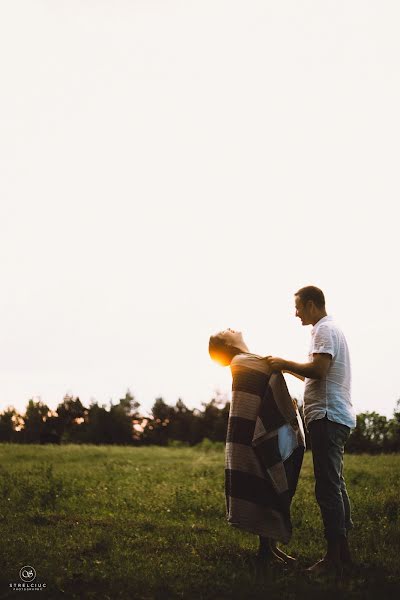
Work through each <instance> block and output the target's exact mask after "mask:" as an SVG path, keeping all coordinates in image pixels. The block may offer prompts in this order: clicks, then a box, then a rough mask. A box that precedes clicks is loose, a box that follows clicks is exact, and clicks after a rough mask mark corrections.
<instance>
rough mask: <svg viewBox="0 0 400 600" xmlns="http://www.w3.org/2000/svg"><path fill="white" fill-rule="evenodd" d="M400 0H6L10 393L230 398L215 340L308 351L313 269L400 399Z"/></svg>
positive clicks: (357, 394)
mask: <svg viewBox="0 0 400 600" xmlns="http://www.w3.org/2000/svg"><path fill="white" fill-rule="evenodd" d="M399 17H400V6H399V4H398V2H397V1H395V0H394V1H388V0H387V1H385V0H384V1H382V0H379V1H378V0H374V1H368V0H346V1H339V0H337V1H335V2H333V1H326V2H320V1H319V0H307V1H305V0H300V1H299V0H283V1H282V0H273V1H272V0H246V2H243V1H242V2H239V1H236V0H201V2H198V1H196V2H195V1H194V0H185V2H183V1H179V0H142V1H134V0H129V1H123V0H113V2H111V1H110V0H108V1H102V0H65V1H61V0H46V1H45V0H37V1H36V2H31V1H30V0H25V1H24V0H10V1H7V0H3V1H2V2H1V3H0V78H1V79H0V80H1V87H2V92H1V94H0V275H1V283H2V286H1V287H2V294H1V297H0V315H1V317H0V319H1V321H0V322H1V335H0V411H1V410H4V409H5V407H7V406H9V405H12V406H14V407H16V408H17V409H18V410H23V409H24V407H25V406H26V404H27V402H28V400H29V399H30V398H35V399H37V398H39V397H40V398H41V399H42V401H43V402H45V403H46V404H47V405H48V406H49V407H50V408H55V407H56V406H57V404H58V403H59V402H61V401H62V398H63V396H64V395H65V394H66V393H69V394H73V395H76V396H79V397H80V399H81V400H82V402H83V403H84V404H87V405H88V404H89V403H90V402H91V401H92V399H93V400H96V401H98V402H99V403H100V404H108V403H109V402H110V401H112V402H117V401H118V400H119V398H121V397H123V396H124V395H125V392H126V390H127V389H128V388H129V389H130V390H131V391H132V393H133V394H134V396H135V398H136V399H137V401H138V402H140V403H141V408H142V411H143V412H144V413H145V412H146V411H149V410H150V408H151V406H152V404H153V402H154V400H155V398H156V397H158V396H162V397H163V398H164V399H165V401H166V402H167V403H169V404H175V402H176V401H177V399H178V398H182V400H183V401H184V402H185V403H186V404H187V406H189V407H191V408H193V407H201V403H202V402H208V401H209V400H210V399H211V398H213V397H215V396H216V394H218V395H222V397H227V398H229V394H230V385H231V380H230V373H229V369H226V368H225V369H224V368H222V367H221V366H219V365H217V364H214V363H212V361H211V360H210V358H209V356H208V352H207V347H208V338H209V336H210V335H211V334H213V333H215V332H217V331H219V330H222V329H226V328H227V327H231V328H233V329H236V330H240V331H242V332H243V336H244V339H245V341H246V342H247V345H248V346H249V348H250V350H251V351H252V352H256V353H260V354H272V355H275V356H282V357H284V358H288V359H291V360H296V361H305V360H306V359H307V353H308V345H309V339H310V328H309V327H302V326H301V323H300V321H299V320H298V319H296V318H295V315H294V298H293V294H294V292H295V291H296V290H297V289H299V288H300V287H302V286H304V285H309V284H312V285H317V286H319V287H321V288H322V289H323V291H324V292H325V296H326V300H327V309H328V313H329V314H331V315H332V316H333V317H334V318H335V320H336V321H337V323H338V324H339V325H340V326H341V327H342V329H343V331H344V333H345V335H346V338H347V340H348V343H349V347H350V352H351V360H352V370H353V404H354V406H355V409H356V411H357V412H362V411H367V410H368V411H377V412H379V413H381V414H384V415H386V416H391V414H392V412H393V409H394V408H395V404H396V401H397V399H398V398H400V382H399V377H398V374H397V373H398V371H397V369H398V363H399V358H400V353H399V349H398V348H399V344H398V339H399V338H400V320H399V318H398V304H399V292H400V283H399V275H398V272H399V269H398V257H399V251H398V250H399V246H398V228H399V223H398V218H396V215H397V213H396V201H398V199H399V192H400V182H399V172H398V168H399V164H400V145H399V144H400V143H399V140H400V112H399V108H398V107H399V106H400V70H399V63H400V37H399V35H398V22H399ZM286 377H287V381H288V385H289V389H290V391H291V392H292V394H293V395H296V396H297V397H299V398H300V397H301V394H302V390H303V384H302V383H301V382H299V381H298V380H293V381H292V378H290V376H286Z"/></svg>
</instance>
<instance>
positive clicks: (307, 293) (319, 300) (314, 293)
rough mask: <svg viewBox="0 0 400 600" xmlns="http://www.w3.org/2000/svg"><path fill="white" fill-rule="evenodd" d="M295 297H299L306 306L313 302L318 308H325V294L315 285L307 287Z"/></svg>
mask: <svg viewBox="0 0 400 600" xmlns="http://www.w3.org/2000/svg"><path fill="white" fill-rule="evenodd" d="M295 296H299V298H300V300H301V302H302V303H303V304H306V303H307V302H308V301H309V300H311V301H312V302H314V304H315V306H316V307H317V308H325V296H324V292H323V291H322V290H320V289H319V288H317V287H315V285H307V286H306V287H303V288H301V289H300V290H299V291H298V292H296V293H295Z"/></svg>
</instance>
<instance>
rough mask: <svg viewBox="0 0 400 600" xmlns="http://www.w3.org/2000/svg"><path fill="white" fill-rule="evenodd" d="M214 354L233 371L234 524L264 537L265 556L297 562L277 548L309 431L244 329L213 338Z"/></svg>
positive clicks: (230, 492) (228, 469)
mask: <svg viewBox="0 0 400 600" xmlns="http://www.w3.org/2000/svg"><path fill="white" fill-rule="evenodd" d="M209 353H210V356H211V358H213V359H214V360H216V361H218V362H220V363H221V364H222V365H224V366H228V365H230V367H231V371H232V402H231V406H230V412H229V422H228V432H227V438H226V447H225V494H226V508H227V517H228V522H229V524H230V525H232V526H234V527H238V528H239V529H244V530H245V531H249V532H251V533H254V534H256V535H258V536H259V542H260V544H259V556H260V557H262V558H263V559H267V560H268V561H275V562H280V563H281V564H283V563H286V564H293V562H294V560H295V559H293V557H291V556H289V555H287V554H286V553H285V552H283V551H282V550H281V549H280V548H278V547H277V545H276V542H277V541H281V542H284V543H288V542H289V540H290V537H291V532H292V527H291V522H290V503H291V500H292V498H293V495H294V492H295V490H296V485H297V481H298V477H299V473H300V468H301V464H302V461H303V454H304V433H303V429H302V424H301V419H300V415H299V413H298V411H297V409H296V407H295V406H294V404H293V402H292V399H291V397H290V395H289V392H288V390H287V387H286V383H285V380H284V378H283V376H282V374H281V373H275V374H271V370H270V369H269V367H268V365H267V361H266V359H265V358H262V357H261V356H257V355H255V354H250V353H249V350H248V348H247V345H246V344H245V342H244V340H243V336H242V334H241V333H240V332H237V331H233V330H232V329H227V330H225V331H222V332H220V333H219V334H217V335H215V336H211V338H210V342H209Z"/></svg>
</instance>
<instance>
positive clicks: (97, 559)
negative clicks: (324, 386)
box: [0, 445, 400, 600]
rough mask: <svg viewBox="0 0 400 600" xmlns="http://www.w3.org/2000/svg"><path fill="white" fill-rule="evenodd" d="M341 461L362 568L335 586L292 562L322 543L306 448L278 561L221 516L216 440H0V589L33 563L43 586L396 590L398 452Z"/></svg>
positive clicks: (312, 594)
mask: <svg viewBox="0 0 400 600" xmlns="http://www.w3.org/2000/svg"><path fill="white" fill-rule="evenodd" d="M345 464H346V480H347V483H348V489H349V494H350V498H351V500H352V503H353V511H354V521H355V525H356V527H355V529H354V531H353V532H352V536H351V541H350V543H351V546H352V549H353V551H354V553H355V555H356V556H357V558H358V563H359V568H358V570H357V572H356V573H355V574H354V576H352V577H351V578H348V579H345V580H344V581H343V582H342V583H341V584H340V586H337V584H335V583H334V582H326V581H325V582H310V581H308V579H307V578H306V577H305V576H304V575H303V574H302V573H301V568H302V567H306V566H309V565H310V564H311V563H312V562H313V561H315V560H316V559H318V558H320V556H321V555H322V552H323V549H324V543H323V539H322V528H321V521H320V517H319V511H318V507H317V505H316V503H315V500H314V492H313V474H312V464H311V456H310V453H307V454H306V457H305V462H304V465H303V469H302V473H301V476H300V483H299V487H298V491H297V494H296V497H295V499H294V504H293V508H292V516H293V525H294V535H293V539H292V542H291V543H290V545H289V546H288V548H289V552H290V553H291V554H293V555H294V556H296V557H298V559H299V563H300V565H299V566H300V568H299V569H298V570H297V571H281V570H279V569H278V570H277V569H276V568H273V569H268V568H266V567H265V565H263V564H260V563H259V562H257V560H256V559H255V552H256V549H257V540H256V537H255V536H253V535H251V534H247V533H244V532H242V531H238V530H235V529H232V528H230V527H229V526H228V525H227V523H226V521H225V503H224V502H225V501H224V492H223V489H224V487H223V486H224V479H223V478H224V470H223V469H224V456H223V448H221V447H219V448H216V449H213V448H207V447H205V448H203V449H197V448H160V447H147V448H129V447H127V448H125V447H105V446H100V447H98V446H61V447H52V446H19V445H18V446H17V445H0V534H1V538H0V560H1V582H0V597H1V598H12V597H14V596H15V594H17V593H18V592H16V591H14V590H13V589H12V588H10V587H9V586H10V583H17V582H19V583H21V580H20V578H19V570H20V568H21V567H22V566H24V565H31V566H33V567H34V568H35V570H36V573H37V577H36V582H37V583H46V585H47V587H46V588H45V589H43V590H42V591H41V592H37V593H35V595H34V597H38V594H39V593H40V596H39V597H42V598H44V597H46V598H72V599H73V598H93V599H94V598H96V599H99V598H104V599H110V600H111V599H112V600H114V599H118V598H127V599H128V598H132V599H153V598H154V599H170V598H171V599H175V598H187V599H228V598H229V599H231V598H233V599H258V598H260V599H261V598H262V599H270V598H284V599H286V598H288V599H289V598H290V599H291V598H293V599H294V598H306V597H307V598H324V600H327V599H328V598H360V599H361V598H362V599H364V598H379V599H380V600H386V599H387V598H400V499H399V492H400V455H397V456H394V455H391V456H366V455H362V456H355V455H348V456H346V463H345ZM21 594H22V597H26V593H23V592H19V596H18V597H21ZM28 597H32V593H30V594H29V595H28Z"/></svg>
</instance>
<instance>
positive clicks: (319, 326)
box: [313, 316, 343, 335]
mask: <svg viewBox="0 0 400 600" xmlns="http://www.w3.org/2000/svg"><path fill="white" fill-rule="evenodd" d="M324 331H330V332H337V333H338V334H341V335H343V331H342V329H341V327H340V326H339V325H338V324H337V323H336V321H335V320H334V319H333V318H332V317H331V316H328V317H324V318H323V319H321V320H320V321H318V323H316V324H315V325H314V328H313V334H314V335H315V334H316V333H323V332H324Z"/></svg>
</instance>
